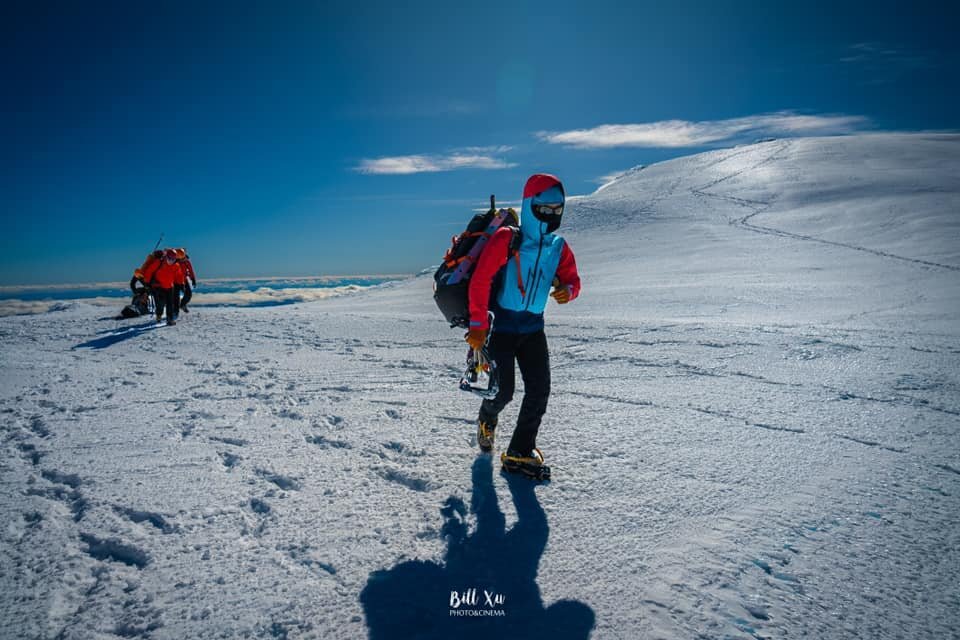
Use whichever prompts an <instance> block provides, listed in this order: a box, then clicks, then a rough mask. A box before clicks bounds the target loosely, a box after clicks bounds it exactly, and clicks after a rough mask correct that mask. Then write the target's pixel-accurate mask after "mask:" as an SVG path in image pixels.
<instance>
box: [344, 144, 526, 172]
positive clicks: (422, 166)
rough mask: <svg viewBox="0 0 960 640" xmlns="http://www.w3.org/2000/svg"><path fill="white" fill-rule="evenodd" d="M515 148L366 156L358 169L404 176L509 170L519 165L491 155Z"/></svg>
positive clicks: (481, 148)
mask: <svg viewBox="0 0 960 640" xmlns="http://www.w3.org/2000/svg"><path fill="white" fill-rule="evenodd" d="M512 148H513V147H509V146H506V145H500V146H492V147H467V148H465V149H461V150H459V151H454V152H452V153H448V154H438V155H433V154H428V155H411V156H386V157H383V158H367V159H364V160H362V161H361V162H360V166H358V167H355V170H356V171H358V172H360V173H366V174H375V175H404V174H410V173H434V172H437V171H456V170H458V169H509V168H511V167H515V166H517V165H516V164H514V163H512V162H507V161H506V160H504V159H502V158H497V157H495V156H494V155H492V154H502V153H506V152H507V151H510V150H511V149H512Z"/></svg>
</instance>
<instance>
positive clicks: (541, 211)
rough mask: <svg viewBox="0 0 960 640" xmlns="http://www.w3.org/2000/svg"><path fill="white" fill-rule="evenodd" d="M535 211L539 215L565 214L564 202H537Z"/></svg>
mask: <svg viewBox="0 0 960 640" xmlns="http://www.w3.org/2000/svg"><path fill="white" fill-rule="evenodd" d="M533 212H534V213H536V214H537V215H539V216H559V215H563V203H562V202H561V203H559V204H535V205H533Z"/></svg>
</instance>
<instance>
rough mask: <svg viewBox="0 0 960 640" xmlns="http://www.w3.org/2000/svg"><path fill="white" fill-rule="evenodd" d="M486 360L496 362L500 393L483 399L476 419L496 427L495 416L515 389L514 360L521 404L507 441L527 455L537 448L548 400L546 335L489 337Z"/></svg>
mask: <svg viewBox="0 0 960 640" xmlns="http://www.w3.org/2000/svg"><path fill="white" fill-rule="evenodd" d="M487 350H488V352H489V354H490V357H491V358H492V359H493V361H494V362H496V363H497V373H498V374H499V376H500V391H499V392H498V393H497V397H495V398H493V399H491V400H484V401H483V404H482V405H480V420H482V421H484V422H487V423H488V424H496V422H497V416H498V415H500V412H501V411H503V409H504V407H506V406H507V404H509V403H510V401H511V400H512V399H513V392H514V389H515V388H516V373H515V371H514V360H516V362H517V364H519V365H520V375H521V376H522V377H523V389H524V393H523V402H522V403H521V405H520V415H519V416H518V417H517V428H516V429H514V431H513V437H512V438H511V439H510V445H509V447H510V449H513V450H514V451H516V452H517V453H520V454H522V455H529V454H530V453H531V452H532V451H533V449H534V447H536V446H537V432H538V431H539V430H540V421H541V420H542V419H543V414H544V413H546V411H547V399H548V398H549V397H550V354H549V352H548V351H547V336H546V334H544V333H543V330H542V329H541V330H540V331H537V332H536V333H498V332H496V331H495V332H494V333H493V335H492V336H491V337H490V345H489V346H488V347H487Z"/></svg>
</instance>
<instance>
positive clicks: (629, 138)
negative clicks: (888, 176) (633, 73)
mask: <svg viewBox="0 0 960 640" xmlns="http://www.w3.org/2000/svg"><path fill="white" fill-rule="evenodd" d="M869 124H870V121H869V120H868V119H867V118H865V117H863V116H848V115H801V114H797V113H794V112H791V111H780V112H777V113H766V114H761V115H756V116H748V117H744V118H731V119H727V120H705V121H700V122H691V121H689V120H661V121H659V122H648V123H643V124H604V125H599V126H596V127H593V128H590V129H573V130H570V131H540V132H538V133H537V137H538V138H539V139H540V140H542V141H544V142H547V143H550V144H562V145H566V146H570V147H576V148H579V149H613V148H617V147H660V148H680V147H702V146H707V145H710V144H714V143H718V142H726V141H734V140H736V139H740V138H747V137H752V138H758V137H769V136H790V137H796V136H820V135H838V134H847V133H853V132H856V131H860V130H863V129H865V128H867V127H868V126H869Z"/></svg>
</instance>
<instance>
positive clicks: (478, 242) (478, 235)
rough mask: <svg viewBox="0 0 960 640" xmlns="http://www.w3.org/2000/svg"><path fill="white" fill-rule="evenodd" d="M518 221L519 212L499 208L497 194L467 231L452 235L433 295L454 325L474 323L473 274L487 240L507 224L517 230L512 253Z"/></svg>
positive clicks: (515, 245) (516, 242)
mask: <svg viewBox="0 0 960 640" xmlns="http://www.w3.org/2000/svg"><path fill="white" fill-rule="evenodd" d="M517 224H518V217H517V212H516V211H514V210H513V209H499V210H498V209H497V208H496V204H495V202H494V197H493V196H490V210H489V211H487V212H486V213H478V214H477V215H475V216H473V219H471V220H470V224H468V225H467V228H466V229H465V230H464V231H463V233H461V234H460V235H459V236H454V237H453V238H452V243H451V246H450V248H449V249H447V253H446V255H445V256H444V257H443V263H441V265H440V267H439V268H438V269H437V271H436V273H434V274H433V299H434V301H435V302H436V303H437V307H439V308H440V312H441V313H442V314H443V317H444V318H446V319H447V322H449V323H450V326H451V327H461V328H464V329H467V328H469V327H470V306H469V289H470V276H472V275H473V270H474V268H475V267H476V266H477V262H478V261H479V260H480V255H481V254H482V253H483V250H484V249H485V248H486V245H487V241H488V240H489V239H490V238H491V237H492V236H493V234H494V233H496V231H497V229H499V228H500V227H503V226H507V227H509V228H511V229H512V230H513V239H512V240H511V242H510V253H511V254H512V253H516V251H517V249H518V245H519V242H518V241H519V240H520V234H519V233H517V231H519V229H517V227H516V225H517Z"/></svg>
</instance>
